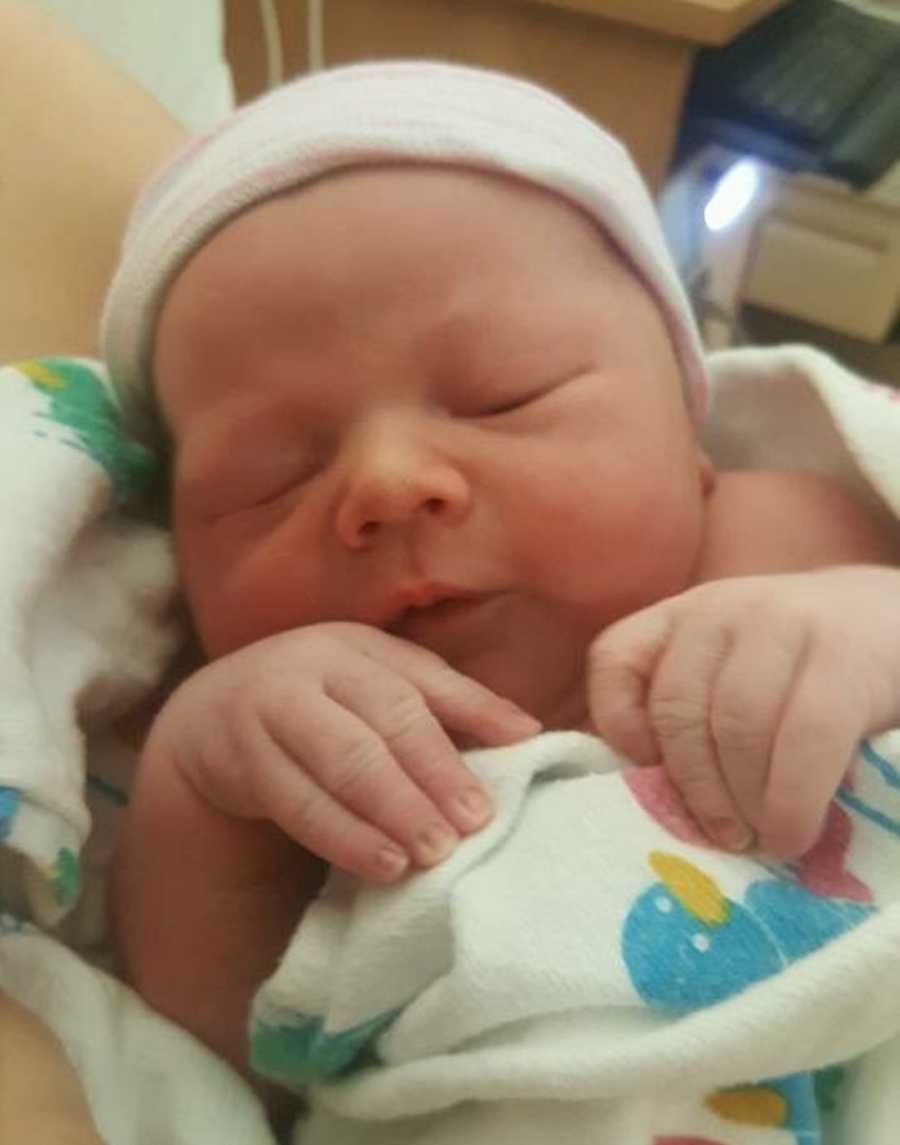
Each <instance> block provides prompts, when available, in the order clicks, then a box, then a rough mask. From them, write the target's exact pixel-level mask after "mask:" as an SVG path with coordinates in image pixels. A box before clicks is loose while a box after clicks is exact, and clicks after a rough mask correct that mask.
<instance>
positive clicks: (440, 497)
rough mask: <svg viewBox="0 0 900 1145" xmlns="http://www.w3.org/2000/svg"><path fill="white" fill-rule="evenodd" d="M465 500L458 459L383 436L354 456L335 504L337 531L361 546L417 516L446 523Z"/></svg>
mask: <svg viewBox="0 0 900 1145" xmlns="http://www.w3.org/2000/svg"><path fill="white" fill-rule="evenodd" d="M470 501H471V493H470V488H469V482H468V480H467V479H466V477H465V475H464V474H463V472H462V470H461V468H460V466H459V465H458V464H456V463H454V462H452V461H450V460H448V459H447V458H446V457H442V456H439V455H437V454H436V453H435V452H434V451H432V450H429V449H428V448H425V447H422V446H419V445H412V444H410V443H399V442H394V443H391V444H389V443H387V442H383V443H381V445H380V447H375V448H371V449H368V450H367V451H366V452H365V454H364V455H363V456H359V457H357V459H356V463H355V464H354V465H353V467H352V469H351V471H350V474H349V477H348V479H347V483H346V487H345V489H344V493H343V497H342V499H341V503H340V506H339V508H338V512H337V520H336V527H337V532H338V535H339V536H340V538H341V540H342V541H343V542H344V543H345V544H346V545H348V546H349V547H350V548H357V549H358V548H365V547H366V546H367V545H369V544H373V543H375V542H376V541H377V540H378V539H379V537H380V536H381V535H382V534H384V533H385V531H389V530H391V529H399V528H405V527H408V526H411V525H414V524H415V523H417V522H419V521H420V520H422V519H423V518H440V519H443V520H444V521H445V522H446V523H447V524H452V523H453V522H454V521H457V520H459V519H461V518H462V517H463V516H464V515H465V513H466V511H467V510H468V507H469V504H470Z"/></svg>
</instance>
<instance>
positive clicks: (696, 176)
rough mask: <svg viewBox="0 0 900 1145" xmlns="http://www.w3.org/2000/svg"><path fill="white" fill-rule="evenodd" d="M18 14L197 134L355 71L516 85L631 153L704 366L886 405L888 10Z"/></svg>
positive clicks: (891, 122) (135, 9)
mask: <svg viewBox="0 0 900 1145" xmlns="http://www.w3.org/2000/svg"><path fill="white" fill-rule="evenodd" d="M33 2H34V3H35V4H36V5H38V6H40V7H42V8H45V9H47V10H49V11H51V12H52V13H54V14H55V15H56V16H57V17H59V18H60V19H61V20H63V21H65V22H67V23H70V24H72V25H73V26H74V27H75V28H77V29H78V30H79V31H80V32H81V33H83V34H84V35H85V36H86V37H87V38H89V39H90V40H92V41H93V42H94V44H95V45H96V46H97V47H99V48H100V49H101V50H102V51H104V52H105V53H106V54H108V55H109V56H110V57H112V58H113V59H114V60H115V61H116V62H117V63H118V64H119V65H120V66H121V67H122V68H124V69H125V70H126V71H128V72H130V73H131V74H132V75H134V76H135V77H136V78H137V79H138V80H139V81H140V82H141V83H143V84H144V85H145V86H146V87H147V88H148V89H149V90H150V91H151V92H152V93H153V94H154V95H155V96H156V97H157V98H158V99H159V100H160V101H161V102H162V103H163V104H165V105H166V106H167V107H168V108H169V109H170V110H171V111H172V113H173V114H174V115H175V116H176V117H177V118H179V119H180V120H181V121H182V122H184V123H185V124H186V125H187V126H188V127H190V128H192V129H195V130H203V129H204V128H206V127H208V126H210V125H211V124H212V123H214V122H215V120H216V119H217V118H218V117H219V116H221V115H222V114H224V113H225V112H226V111H227V110H228V109H229V108H230V107H232V106H233V105H234V104H235V103H240V102H243V101H245V100H247V99H250V98H252V97H253V96H255V95H257V94H259V93H260V92H262V91H264V90H265V89H266V88H268V87H270V86H272V85H274V84H277V83H279V82H281V81H282V80H283V79H285V78H288V77H289V76H292V75H295V74H297V73H299V72H302V71H306V70H309V69H316V68H320V67H322V66H326V65H329V64H335V63H341V62H347V61H351V60H358V59H366V58H384V57H396V56H424V57H429V58H443V59H453V60H459V61H464V62H468V63H472V64H479V65H482V66H487V67H496V68H501V69H504V70H507V71H511V72H515V73H518V74H522V75H525V76H527V77H529V78H531V79H534V80H536V81H538V82H540V83H543V84H545V85H547V86H549V87H551V88H553V89H555V90H557V91H558V92H559V93H560V94H562V95H563V96H565V97H566V98H568V99H569V100H571V101H572V102H573V103H575V104H576V105H578V106H579V107H581V108H582V109H583V110H584V111H586V112H587V113H588V114H589V115H591V116H592V117H594V118H596V119H597V120H599V121H600V122H602V123H604V124H605V125H606V126H608V127H609V128H610V129H611V130H612V131H614V132H615V133H616V134H618V135H619V136H620V137H621V138H622V139H623V140H624V141H625V142H626V144H627V145H628V146H629V148H630V149H631V151H632V153H633V155H634V156H635V158H636V160H637V162H638V164H639V166H640V167H641V169H642V171H643V173H644V176H645V178H646V179H647V182H648V184H649V185H650V187H651V189H652V191H653V193H654V194H655V195H656V197H657V200H658V203H659V207H660V213H661V216H662V219H663V224H664V228H665V230H666V233H667V235H668V238H669V241H670V245H671V246H672V249H673V252H674V254H675V256H676V261H677V263H678V266H679V269H680V271H681V273H682V276H683V278H684V280H685V282H686V284H687V286H688V289H689V291H690V293H691V296H692V298H693V300H694V304H695V307H696V309H697V313H698V316H699V318H700V320H701V325H702V329H703V331H704V336H705V338H706V340H707V342H708V344H709V345H711V346H721V345H729V344H734V343H740V342H743V341H752V342H758V343H767V342H776V341H793V340H802V341H808V342H812V343H814V344H816V345H820V346H822V347H824V348H826V349H829V350H831V351H832V352H834V353H836V354H837V355H838V356H839V357H841V358H842V359H843V360H844V361H846V362H847V363H848V364H849V365H851V366H853V367H855V368H857V369H859V370H861V371H862V372H864V373H867V374H869V375H870V376H874V377H878V378H880V379H882V380H886V381H892V382H894V383H895V384H897V385H900V325H898V317H900V0H190V3H185V2H184V0H33Z"/></svg>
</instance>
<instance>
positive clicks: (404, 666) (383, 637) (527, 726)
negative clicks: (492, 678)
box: [361, 633, 541, 747]
mask: <svg viewBox="0 0 900 1145" xmlns="http://www.w3.org/2000/svg"><path fill="white" fill-rule="evenodd" d="M376 635H377V637H378V641H379V644H378V646H377V662H378V663H380V664H383V665H387V666H388V667H389V668H392V669H393V670H394V671H395V672H396V673H397V675H398V676H402V677H403V678H404V679H406V680H408V681H410V682H411V683H412V684H414V685H415V687H416V688H417V689H418V691H419V692H420V693H421V694H422V697H423V698H424V700H425V702H426V704H427V706H428V708H429V710H430V711H431V712H432V713H433V714H434V716H435V717H436V718H437V720H438V721H439V722H440V724H441V725H442V726H443V727H445V728H448V729H449V730H451V731H454V732H458V733H462V734H463V735H464V736H465V737H466V738H468V739H471V740H473V741H475V742H477V743H480V744H483V745H485V746H488V747H499V746H502V745H504V744H508V743H515V742H517V741H518V740H521V739H525V738H527V737H528V736H533V735H536V734H537V733H538V732H539V731H540V730H541V723H540V721H539V720H536V719H535V718H534V717H533V716H531V715H529V714H528V713H527V712H526V711H524V710H523V709H522V708H520V707H519V705H518V704H515V703H513V702H512V701H511V700H507V699H506V698H505V697H503V696H498V695H497V693H496V692H492V691H491V689H490V688H487V687H485V686H484V684H480V683H479V682H478V681H477V680H473V679H472V678H471V677H469V676H466V675H464V674H463V673H462V672H457V671H456V669H455V668H452V667H451V666H450V665H449V664H448V663H447V662H446V661H445V660H443V659H442V658H441V657H440V656H438V655H437V654H436V653H434V652H431V651H429V650H428V649H426V648H420V647H417V646H416V645H414V644H410V643H409V642H408V641H406V640H403V639H401V638H400V637H396V636H391V635H388V634H387V633H377V634H376ZM361 650H362V651H364V652H366V653H367V655H369V656H373V652H372V649H371V648H370V647H367V646H362V647H361ZM374 658H375V657H374V656H373V659H374Z"/></svg>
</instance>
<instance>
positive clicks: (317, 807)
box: [254, 741, 410, 883]
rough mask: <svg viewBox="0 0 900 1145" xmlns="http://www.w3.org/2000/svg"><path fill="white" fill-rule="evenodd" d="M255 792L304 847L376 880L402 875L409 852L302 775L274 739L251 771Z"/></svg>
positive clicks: (388, 880)
mask: <svg viewBox="0 0 900 1145" xmlns="http://www.w3.org/2000/svg"><path fill="white" fill-rule="evenodd" d="M254 786H255V788H256V794H257V797H258V799H259V801H260V803H261V804H262V806H263V807H265V808H267V810H268V813H269V814H270V816H271V818H272V820H273V822H274V823H276V824H277V826H278V827H280V828H281V830H282V831H284V832H285V834H287V835H289V836H290V837H291V838H292V839H295V840H296V841H297V842H298V843H299V844H300V845H301V846H303V847H305V848H306V849H307V850H308V851H311V852H312V853H313V854H315V855H318V856H319V858H321V859H324V860H325V861H326V862H328V863H333V864H334V865H335V866H336V867H340V868H341V870H343V871H347V872H349V873H350V874H353V875H357V876H358V877H359V878H361V879H365V880H367V881H369V882H376V883H390V882H393V881H395V880H396V879H398V878H400V876H401V875H403V874H404V873H405V872H406V871H407V870H408V869H409V866H410V861H409V857H408V855H407V854H406V852H405V851H404V850H403V848H402V847H400V846H398V844H397V843H395V842H394V840H393V839H391V838H390V836H389V835H387V834H385V833H384V832H383V831H380V830H378V828H377V827H374V826H372V824H371V823H367V822H366V821H365V820H364V819H361V818H360V817H359V816H357V815H354V814H353V812H352V811H350V810H348V809H347V808H346V807H343V806H342V805H341V804H340V803H339V802H338V800H336V799H335V798H334V797H333V796H332V795H331V794H330V793H329V792H328V791H326V790H324V789H323V788H322V787H321V786H320V785H319V784H318V783H316V782H315V780H313V779H312V778H311V777H310V776H309V775H306V774H305V773H304V772H303V771H302V770H301V769H300V768H299V767H297V765H296V763H295V762H294V761H293V760H292V759H291V758H289V756H287V755H286V754H285V753H284V752H283V751H282V750H281V748H280V747H279V746H278V744H276V743H275V742H274V741H273V742H270V743H269V745H268V750H267V751H266V759H265V765H264V766H261V767H259V768H258V769H257V771H256V774H255V776H254Z"/></svg>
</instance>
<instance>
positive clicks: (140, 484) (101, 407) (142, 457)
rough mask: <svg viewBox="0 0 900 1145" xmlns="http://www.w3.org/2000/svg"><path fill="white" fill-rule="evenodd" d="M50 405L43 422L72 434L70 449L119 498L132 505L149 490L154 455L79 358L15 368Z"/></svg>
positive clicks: (67, 441) (33, 361)
mask: <svg viewBox="0 0 900 1145" xmlns="http://www.w3.org/2000/svg"><path fill="white" fill-rule="evenodd" d="M11 368H12V369H14V370H17V371H18V372H19V373H20V374H23V375H24V376H25V377H26V378H28V379H29V381H30V382H31V383H32V385H34V386H35V387H36V388H37V389H38V390H39V391H40V392H41V393H42V394H43V395H44V397H45V398H46V399H47V402H48V411H47V413H46V414H44V415H43V416H44V417H45V418H46V419H47V420H48V421H51V422H53V423H54V424H55V425H58V426H62V427H63V428H64V429H66V430H68V431H70V432H69V435H67V436H65V437H63V438H62V440H63V441H64V442H65V444H66V445H70V446H72V447H73V448H74V449H78V450H80V451H81V452H82V453H85V454H87V456H88V457H90V458H91V459H92V460H93V461H95V462H96V463H97V464H98V465H100V466H102V467H103V469H104V470H105V471H106V473H107V474H108V476H109V479H110V481H111V482H112V486H113V490H114V492H115V495H116V498H117V499H118V500H120V501H124V500H128V499H130V498H132V497H134V496H135V495H137V494H139V493H141V492H142V491H143V490H144V489H146V487H147V485H148V484H149V483H150V481H152V479H153V478H154V476H156V473H157V469H158V461H157V459H156V457H155V456H154V454H153V453H152V452H151V451H150V450H149V449H147V448H146V447H145V446H143V445H141V444H140V443H139V442H136V441H133V440H132V439H130V438H129V437H128V436H127V434H126V433H125V431H124V429H123V427H122V418H121V414H120V413H119V409H118V407H117V406H116V404H115V401H114V400H113V398H112V397H111V395H110V392H109V390H108V389H107V387H106V385H105V384H104V381H103V378H102V377H101V375H100V374H99V373H98V372H97V370H96V369H95V368H92V367H91V366H89V365H88V364H87V363H85V362H81V361H79V360H77V359H75V358H59V357H53V358H33V359H31V360H29V361H23V362H14V363H13V364H12V366H11Z"/></svg>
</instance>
